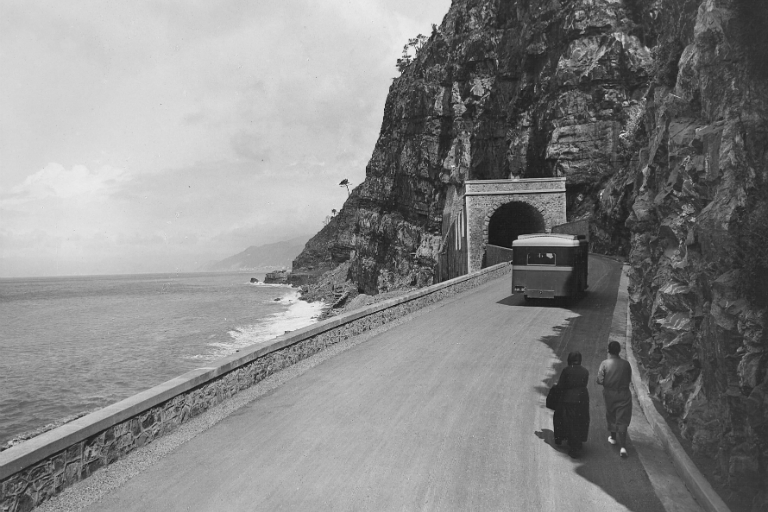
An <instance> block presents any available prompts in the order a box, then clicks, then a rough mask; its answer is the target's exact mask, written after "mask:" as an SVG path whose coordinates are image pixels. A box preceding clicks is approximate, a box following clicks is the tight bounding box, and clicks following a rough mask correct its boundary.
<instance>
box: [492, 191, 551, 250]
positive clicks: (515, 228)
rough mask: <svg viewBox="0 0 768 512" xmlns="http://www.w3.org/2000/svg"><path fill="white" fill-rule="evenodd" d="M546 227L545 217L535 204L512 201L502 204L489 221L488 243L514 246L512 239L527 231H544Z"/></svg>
mask: <svg viewBox="0 0 768 512" xmlns="http://www.w3.org/2000/svg"><path fill="white" fill-rule="evenodd" d="M545 229H546V226H545V224H544V217H543V216H542V215H541V213H540V212H539V211H538V210H537V209H536V208H534V207H533V206H531V205H529V204H526V203H518V202H514V201H513V202H511V203H507V204H505V205H503V206H501V207H500V208H499V209H498V210H496V211H495V212H494V214H493V215H492V216H491V220H490V221H489V222H488V243H489V244H491V245H498V246H499V247H512V241H513V240H515V239H516V238H517V237H518V236H520V235H524V234H526V233H542V232H544V231H545Z"/></svg>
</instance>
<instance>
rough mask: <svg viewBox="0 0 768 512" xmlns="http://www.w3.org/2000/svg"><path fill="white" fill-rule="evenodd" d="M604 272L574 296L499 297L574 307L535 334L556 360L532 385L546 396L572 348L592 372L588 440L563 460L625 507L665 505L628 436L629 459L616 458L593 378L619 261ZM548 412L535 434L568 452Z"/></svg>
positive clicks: (514, 302) (641, 509)
mask: <svg viewBox="0 0 768 512" xmlns="http://www.w3.org/2000/svg"><path fill="white" fill-rule="evenodd" d="M605 272H606V275H605V279H600V281H599V282H600V286H598V287H596V288H595V289H590V291H589V292H588V293H587V294H586V295H585V296H584V297H583V298H582V299H581V300H580V301H578V302H572V303H569V304H563V303H560V304H553V303H551V302H548V301H536V302H534V303H526V301H524V300H523V298H522V297H521V296H510V297H507V298H505V299H503V300H502V301H500V302H499V303H501V304H505V305H508V306H516V307H539V308H562V309H567V310H568V311H571V312H573V313H574V315H573V316H571V317H568V318H567V319H566V321H565V323H564V324H562V325H559V326H556V327H555V328H554V329H553V333H552V334H551V335H549V336H544V337H542V338H541V339H540V340H539V341H540V342H541V343H544V344H545V345H547V347H549V348H550V350H552V353H553V356H554V359H553V361H554V362H553V365H552V367H551V368H549V369H548V371H547V372H546V373H545V375H543V376H542V377H543V378H542V381H541V385H539V386H536V388H535V389H536V391H537V392H539V393H540V394H541V395H542V396H544V397H546V395H547V393H548V392H549V388H550V387H551V386H552V385H553V384H554V383H555V382H557V380H558V378H559V376H560V372H561V371H562V369H563V368H564V367H565V365H566V363H565V361H566V360H567V358H568V354H569V353H570V352H573V351H579V352H581V354H582V358H583V359H582V365H583V366H584V368H586V369H587V370H588V371H589V374H590V377H589V385H588V388H587V389H588V391H589V398H590V409H589V412H590V428H589V440H588V441H587V443H585V444H584V449H583V452H582V455H581V456H580V457H579V458H578V459H575V460H573V459H569V458H563V459H562V463H564V464H568V463H570V464H572V465H573V469H574V471H575V472H576V473H577V474H578V475H579V476H581V477H582V478H584V479H585V480H587V481H588V482H590V483H592V484H594V485H597V486H599V487H600V488H601V489H602V490H603V491H604V492H606V493H607V494H608V495H610V496H611V497H612V498H613V499H615V500H616V501H617V502H618V503H620V504H621V505H623V506H624V507H626V508H627V509H628V510H632V511H635V512H646V511H657V510H658V511H663V510H664V507H663V505H662V504H661V502H660V501H659V500H658V498H657V497H656V494H655V492H654V490H653V487H652V486H651V483H650V480H649V479H648V475H647V474H646V473H645V469H644V468H643V466H642V464H641V462H640V460H639V458H638V457H637V454H636V452H635V450H634V449H633V448H632V443H631V440H630V442H629V446H628V450H629V452H630V457H629V458H627V459H622V458H620V457H619V455H618V448H617V447H615V446H612V445H610V444H608V442H607V437H608V431H607V428H606V424H605V405H604V402H603V396H602V388H601V387H600V386H598V385H597V384H596V382H595V377H596V375H597V370H598V368H599V366H600V362H601V361H602V360H603V359H605V357H606V350H607V345H608V337H609V334H610V331H611V322H612V320H613V309H614V306H615V304H616V298H617V295H618V280H619V277H620V275H621V266H620V265H609V266H606V268H605ZM590 277H592V276H590ZM541 404H542V405H541V407H544V400H541ZM547 418H549V420H548V421H549V424H547V425H541V426H540V428H541V430H539V431H536V432H534V435H535V436H536V437H538V438H539V439H541V441H543V442H545V443H547V444H548V445H550V446H551V447H552V449H553V450H558V451H561V452H563V453H565V452H567V450H568V444H567V442H564V443H563V444H562V445H561V446H557V445H555V443H554V433H553V431H552V423H551V421H552V420H551V418H552V416H551V414H549V415H547Z"/></svg>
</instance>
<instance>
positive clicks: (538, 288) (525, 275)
mask: <svg viewBox="0 0 768 512" xmlns="http://www.w3.org/2000/svg"><path fill="white" fill-rule="evenodd" d="M512 252H513V254H512V293H522V294H523V296H524V297H525V298H526V299H538V298H542V299H544V298H546V299H555V298H565V299H571V298H575V297H580V296H581V295H582V294H583V293H584V291H585V290H586V289H587V286H588V285H587V276H588V268H587V267H588V260H589V247H588V243H587V240H586V238H585V237H584V236H583V235H565V234H559V233H534V234H529V235H520V236H519V237H518V238H517V240H515V241H513V242H512Z"/></svg>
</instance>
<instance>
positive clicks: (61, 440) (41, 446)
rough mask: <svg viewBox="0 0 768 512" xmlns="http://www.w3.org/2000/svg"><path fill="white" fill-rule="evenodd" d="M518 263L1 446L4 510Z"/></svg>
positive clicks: (0, 504)
mask: <svg viewBox="0 0 768 512" xmlns="http://www.w3.org/2000/svg"><path fill="white" fill-rule="evenodd" d="M510 271H511V266H510V265H508V264H507V263H502V264H499V265H496V266H493V267H490V268H487V269H484V270H482V271H479V272H476V273H473V274H469V275H466V276H461V277H457V278H456V279H452V280H450V281H445V282H443V283H439V284H436V285H434V286H430V287H427V288H423V289H421V290H417V291H414V292H411V293H408V294H406V295H404V296H402V297H397V298H394V299H390V300H387V301H384V302H380V303H378V304H372V305H370V306H366V307H365V308H361V309H358V310H356V311H352V312H350V313H346V314H343V315H339V316H337V317H334V318H331V319H329V320H325V321H323V322H319V323H317V324H315V325H312V326H309V327H306V328H304V329H301V330H298V331H294V332H292V333H290V334H286V335H284V336H280V337H278V338H276V339H275V340H273V341H271V342H269V343H268V344H259V345H255V346H253V347H249V348H246V349H244V350H241V351H240V352H239V353H237V354H235V355H233V356H230V357H227V358H223V359H220V360H218V361H216V362H214V363H213V365H215V366H210V367H205V368H198V369H196V370H192V371H190V372H187V373H185V374H184V375H182V376H180V377H177V378H175V379H172V380H170V381H168V382H165V383H163V384H160V385H159V386H156V387H154V388H152V389H149V390H147V391H144V392H142V393H139V394H137V395H134V396H132V397H130V398H127V399H125V400H123V401H121V402H118V403H116V404H113V405H110V406H109V407H105V408H104V409H101V410H99V411H96V412H94V413H91V414H89V415H87V416H83V417H82V418H79V419H77V420H75V421H73V422H71V423H67V424H65V425H62V426H61V427H58V428H56V429H54V430H51V431H49V432H46V433H44V434H42V435H40V436H38V437H35V438H33V439H30V440H28V441H25V442H24V443H21V444H19V445H17V446H14V447H13V448H10V449H8V450H6V451H4V452H0V511H2V512H24V511H28V510H31V509H33V508H34V507H35V506H37V505H39V504H40V503H42V502H43V501H45V500H47V499H48V498H50V497H51V496H54V495H55V494H58V493H59V492H61V491H62V490H63V489H65V488H66V487H69V486H70V485H72V484H74V483H76V482H78V481H80V480H82V479H84V478H87V477H88V476H90V475H91V474H92V473H93V472H94V471H96V470H98V469H99V468H101V467H103V466H106V465H108V464H111V463H112V462H114V461H116V460H118V459H120V458H121V457H124V456H125V455H126V454H128V453H130V452H131V451H133V450H135V449H136V448H139V447H141V446H144V445H146V444H148V443H151V442H152V441H154V440H155V439H157V438H158V437H160V436H162V435H163V434H165V433H166V432H169V431H171V430H173V429H175V428H176V427H177V426H179V425H180V424H182V423H184V422H185V421H187V420H188V419H190V418H192V417H194V416H196V415H198V414H200V413H202V412H204V411H205V410H207V409H209V408H210V407H213V406H215V405H216V404H218V403H220V402H221V401H222V400H225V399H227V398H229V397H231V396H233V395H235V394H236V393H237V392H239V391H240V390H242V389H245V388H247V387H250V386H252V385H253V384H255V383H257V382H259V381H261V380H262V379H264V378H266V377H267V376H269V375H271V374H273V373H275V372H277V371H279V370H282V369H283V368H286V367H288V366H290V365H292V364H294V363H296V362H297V361H300V360H302V359H305V358H307V357H309V356H311V355H313V354H315V353H317V352H319V351H321V350H323V349H324V348H325V347H327V346H329V345H333V344H334V343H337V342H339V341H343V340H345V339H347V338H350V337H352V336H355V335H357V334H360V333H363V332H365V331H368V330H370V329H373V328H375V327H379V326H381V325H384V324H386V323H388V322H389V321H390V320H394V319H397V318H400V317H402V316H403V315H407V314H409V313H411V312H413V311H416V310H418V309H421V308H423V307H425V306H428V305H430V304H433V303H435V302H439V301H441V300H443V299H445V298H447V297H450V296H453V295H456V294H457V293H460V292H462V291H465V290H467V289H470V288H474V287H476V286H479V285H481V284H483V283H485V282H487V281H490V280H492V279H496V278H497V277H500V276H502V275H504V274H507V273H509V272H510Z"/></svg>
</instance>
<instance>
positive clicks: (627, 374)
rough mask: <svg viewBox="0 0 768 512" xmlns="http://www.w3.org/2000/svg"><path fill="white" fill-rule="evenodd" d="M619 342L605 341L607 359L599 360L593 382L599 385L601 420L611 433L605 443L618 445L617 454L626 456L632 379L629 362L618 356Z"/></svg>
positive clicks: (630, 416)
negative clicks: (603, 418) (600, 390)
mask: <svg viewBox="0 0 768 512" xmlns="http://www.w3.org/2000/svg"><path fill="white" fill-rule="evenodd" d="M619 352H621V345H620V344H619V342H618V341H612V342H610V343H608V359H606V360H605V361H603V362H602V363H600V368H599V369H598V370H597V383H598V384H599V385H601V386H603V398H604V399H605V420H606V422H607V423H608V431H609V432H610V433H611V435H610V436H609V437H608V442H609V443H611V444H614V445H615V444H616V443H617V442H618V444H619V448H620V450H619V455H620V456H621V457H626V456H627V427H629V422H630V421H631V420H632V392H631V391H630V390H629V382H630V381H631V380H632V367H631V366H630V365H629V362H627V361H626V360H624V359H622V358H621V357H619Z"/></svg>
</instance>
